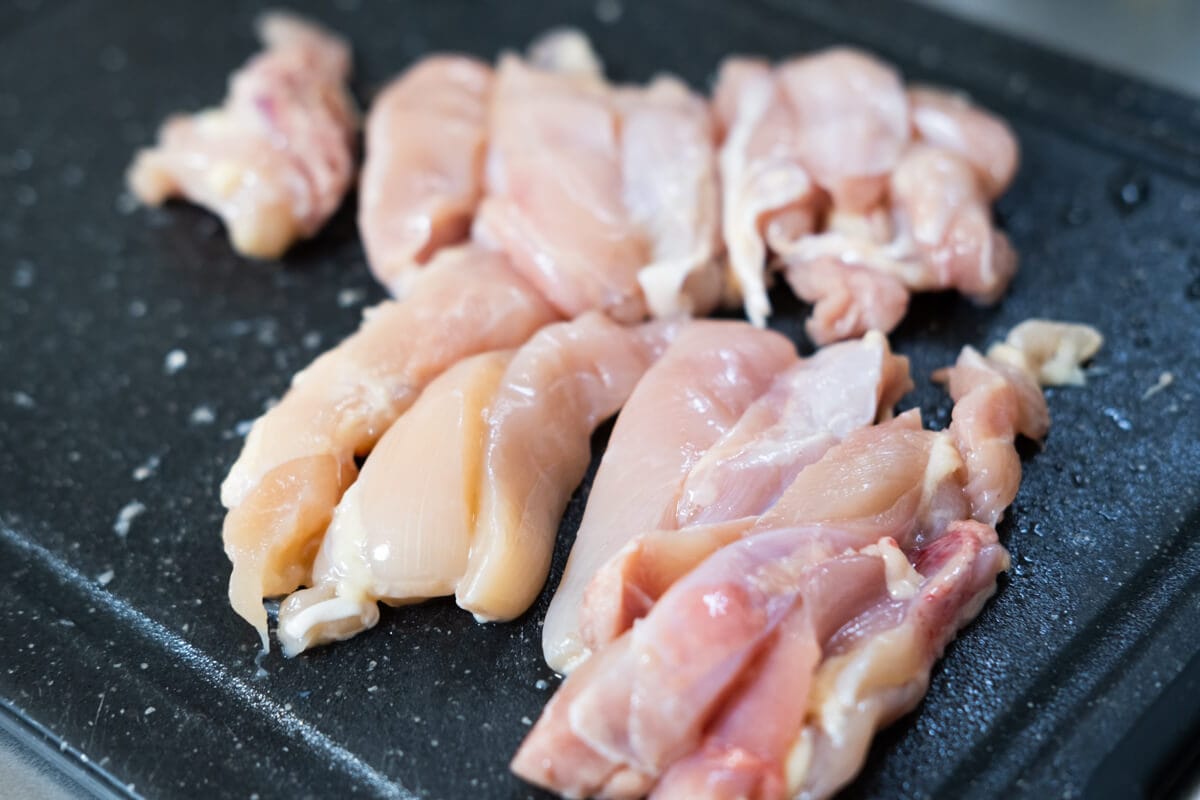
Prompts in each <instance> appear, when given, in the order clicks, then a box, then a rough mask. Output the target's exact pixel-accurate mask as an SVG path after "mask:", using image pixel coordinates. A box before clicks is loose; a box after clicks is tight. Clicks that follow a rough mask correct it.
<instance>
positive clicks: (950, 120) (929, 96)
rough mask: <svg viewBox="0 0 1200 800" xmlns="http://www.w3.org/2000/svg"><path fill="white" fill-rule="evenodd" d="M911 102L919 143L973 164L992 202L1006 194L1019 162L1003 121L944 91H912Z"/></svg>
mask: <svg viewBox="0 0 1200 800" xmlns="http://www.w3.org/2000/svg"><path fill="white" fill-rule="evenodd" d="M908 102H909V106H910V107H911V109H912V123H913V132H914V133H915V134H916V137H917V138H918V139H920V140H921V141H923V142H927V143H929V144H931V145H934V146H935V147H941V148H944V149H946V150H951V151H953V152H954V153H957V154H958V155H959V156H962V157H963V158H965V159H966V160H967V161H968V162H970V164H971V166H973V167H974V168H975V169H976V171H977V173H978V175H979V178H980V180H981V181H982V182H983V187H984V190H985V191H986V192H987V195H988V197H990V198H991V199H995V198H997V197H999V196H1000V195H1001V194H1003V193H1004V190H1005V189H1007V188H1008V185H1009V184H1010V183H1012V180H1013V177H1014V176H1015V175H1016V173H1017V161H1018V159H1019V153H1018V152H1017V137H1016V136H1015V135H1014V134H1013V132H1012V129H1011V128H1010V127H1009V126H1008V124H1007V123H1006V122H1004V120H1002V119H1000V118H999V117H997V116H996V115H994V114H991V113H988V112H987V111H986V110H984V109H982V108H980V107H978V106H975V105H972V104H971V102H970V101H969V100H968V99H967V98H965V97H963V96H962V95H959V94H955V93H953V92H949V91H946V90H943V89H933V88H930V87H920V88H913V89H909V90H908Z"/></svg>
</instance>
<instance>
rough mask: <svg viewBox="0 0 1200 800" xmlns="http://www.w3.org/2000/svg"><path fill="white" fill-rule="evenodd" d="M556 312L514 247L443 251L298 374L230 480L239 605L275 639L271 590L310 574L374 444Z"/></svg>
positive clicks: (234, 589) (226, 487) (229, 519)
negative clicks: (519, 266) (484, 356)
mask: <svg viewBox="0 0 1200 800" xmlns="http://www.w3.org/2000/svg"><path fill="white" fill-rule="evenodd" d="M555 318H556V315H555V312H554V311H553V309H552V308H550V306H549V305H547V304H546V302H545V301H544V300H542V299H541V297H540V296H539V295H538V293H537V292H536V291H534V290H533V288H532V287H531V286H529V285H528V284H527V283H526V282H525V281H524V280H522V279H521V278H520V277H519V276H518V275H517V274H516V273H515V272H514V271H513V270H512V269H511V268H510V267H509V265H508V262H507V260H506V259H505V258H504V256H503V255H501V254H498V253H490V252H483V251H478V250H475V249H473V248H461V249H456V250H449V251H444V252H443V253H442V254H441V255H440V256H439V257H438V259H436V261H435V263H433V264H431V265H430V266H429V267H428V269H426V270H425V271H424V272H423V273H422V275H421V278H420V280H419V281H418V282H417V283H416V284H415V285H414V287H413V291H412V295H411V296H410V298H409V299H408V300H406V301H404V302H386V303H383V304H381V305H379V306H377V307H375V308H373V309H370V310H368V311H367V312H366V314H365V320H364V322H363V325H362V327H361V328H360V329H359V330H358V331H357V332H356V333H355V334H353V335H352V336H350V337H349V338H348V339H346V341H344V342H343V343H342V344H340V345H338V346H337V347H336V348H334V349H333V350H330V351H329V352H327V353H325V354H324V355H322V356H321V357H320V358H318V359H317V360H316V361H314V362H313V363H312V365H310V366H309V367H308V368H307V369H306V370H304V371H302V372H300V373H299V374H297V375H296V377H295V378H294V379H293V383H292V387H291V388H290V389H289V391H288V392H287V393H286V394H285V395H284V397H283V399H282V400H281V401H280V402H279V404H278V405H276V406H274V407H273V408H272V409H271V410H269V411H268V412H267V413H266V414H264V415H263V416H262V417H260V418H259V419H258V420H257V421H256V422H255V423H254V425H253V427H252V428H251V429H250V433H249V435H248V436H247V438H246V443H245V445H244V446H243V448H242V453H241V455H240V456H239V457H238V460H237V461H236V462H235V463H234V465H233V467H232V468H231V469H230V471H229V475H228V476H227V477H226V478H225V481H224V483H222V485H221V502H222V503H223V504H224V505H225V507H226V508H228V509H229V513H228V514H227V515H226V518H225V527H224V531H223V537H224V540H225V549H226V553H227V554H228V555H229V557H230V560H231V561H232V562H233V574H232V575H231V577H230V581H229V591H230V601H231V603H232V605H233V607H234V610H235V611H237V612H238V614H240V615H241V616H242V617H243V618H245V619H246V620H247V621H248V622H250V623H251V624H253V625H254V626H255V627H256V628H258V630H259V633H260V635H262V636H263V638H264V644H265V637H266V613H265V611H263V608H262V602H261V599H262V598H263V597H264V596H274V595H279V594H284V593H287V592H290V591H292V590H293V589H295V588H296V587H297V586H299V585H302V584H306V583H308V582H309V574H310V570H311V565H312V556H313V554H315V551H316V548H317V546H318V544H319V541H320V539H319V536H320V534H321V533H322V532H323V531H324V530H325V528H326V526H327V525H328V524H329V521H330V518H331V515H332V513H333V508H334V506H335V505H336V504H337V502H338V500H339V499H340V498H341V495H342V493H343V492H344V491H345V490H346V488H347V487H348V486H349V485H350V484H351V483H352V482H353V480H354V478H355V475H356V474H357V470H356V467H355V463H354V458H355V456H357V455H364V454H366V453H367V452H368V451H369V450H370V449H371V447H372V446H374V444H375V442H376V441H377V440H378V439H379V437H380V436H382V435H383V433H384V432H385V431H386V430H387V429H388V427H389V426H390V425H391V424H392V423H393V422H394V421H395V420H396V419H397V418H398V417H399V416H400V415H401V414H402V413H403V412H404V411H405V410H407V409H408V407H409V406H410V405H412V403H413V401H414V400H415V399H416V397H417V396H418V395H419V394H420V392H421V390H422V389H424V387H425V386H426V385H427V384H428V383H429V382H430V381H431V380H433V379H434V378H436V377H437V376H438V375H440V374H441V373H442V372H443V371H444V370H445V369H446V368H448V367H450V366H451V365H453V364H455V363H457V362H458V361H459V360H461V359H462V358H465V357H467V356H470V355H473V354H475V353H480V352H486V351H489V350H497V349H503V348H510V347H515V346H517V345H519V344H521V343H522V342H524V341H525V340H526V339H528V338H529V337H530V336H531V335H532V334H533V333H534V332H535V331H537V330H538V329H539V328H541V327H542V326H544V325H546V324H547V323H549V322H552V321H553V320H554V319H555Z"/></svg>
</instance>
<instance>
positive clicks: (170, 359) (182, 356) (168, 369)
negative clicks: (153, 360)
mask: <svg viewBox="0 0 1200 800" xmlns="http://www.w3.org/2000/svg"><path fill="white" fill-rule="evenodd" d="M187 362H188V356H187V353H185V352H184V351H182V350H180V349H179V348H178V347H177V348H175V349H174V350H172V351H171V352H169V353H167V357H166V358H164V359H163V372H165V373H167V374H168V375H174V374H175V373H176V372H179V370H181V369H183V368H184V367H186V366H187Z"/></svg>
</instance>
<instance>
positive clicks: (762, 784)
mask: <svg viewBox="0 0 1200 800" xmlns="http://www.w3.org/2000/svg"><path fill="white" fill-rule="evenodd" d="M1043 325H1045V323H1043ZM1051 335H1053V336H1057V337H1058V338H1059V340H1060V341H1063V342H1064V345H1063V348H1066V349H1068V350H1069V349H1070V348H1071V345H1068V344H1066V342H1068V340H1070V341H1072V342H1074V341H1085V340H1086V337H1085V332H1084V331H1080V330H1076V329H1072V328H1069V327H1068V326H1063V327H1061V328H1048V327H1042V328H1039V329H1038V330H1037V331H1036V334H1035V332H1033V331H1032V330H1031V332H1030V333H1026V334H1024V336H1023V337H1015V338H1017V339H1021V338H1026V339H1030V340H1033V341H1036V342H1037V345H1038V347H1037V349H1036V351H1034V353H1032V354H1028V355H1026V354H1022V353H1018V354H1019V355H1021V356H1022V357H1024V358H1025V359H1026V361H1024V362H1021V363H1014V362H1017V361H1019V359H1018V358H1017V357H1016V355H1014V354H1012V353H1009V354H1008V357H1007V359H1006V360H1002V359H997V358H987V357H984V356H980V355H979V354H978V353H977V352H975V351H974V350H972V349H971V348H965V349H964V351H963V354H962V356H961V357H960V359H959V362H958V364H957V365H956V366H955V367H953V368H951V369H950V370H948V372H947V375H946V376H945V379H946V380H948V382H949V383H950V384H951V387H950V388H951V394H952V396H953V398H954V399H955V408H954V412H953V415H952V423H951V427H950V429H949V430H947V431H941V432H934V431H928V430H924V429H922V427H921V424H920V418H919V415H918V414H917V412H915V411H913V412H908V413H906V414H904V415H901V416H900V417H898V418H896V419H894V420H891V421H889V422H885V423H882V424H879V425H875V426H872V427H867V428H862V429H860V430H857V431H854V432H851V433H850V434H849V435H848V436H846V437H845V439H844V440H843V441H842V442H841V443H839V444H836V445H834V446H833V447H832V448H830V449H829V450H828V451H827V452H826V453H825V455H824V456H823V457H822V458H821V459H820V460H818V461H816V462H815V463H813V464H812V465H810V466H808V467H805V468H804V469H802V470H801V471H800V472H799V474H798V475H797V477H796V478H795V480H794V481H793V482H792V483H791V485H790V486H789V487H788V488H787V490H786V491H785V492H784V493H783V495H782V496H781V497H780V498H779V499H778V500H777V501H776V502H775V503H774V504H773V505H772V506H771V507H770V509H769V510H767V511H766V512H765V513H763V514H761V515H759V516H758V517H756V518H754V517H751V518H739V519H736V520H732V521H730V522H727V523H723V524H722V523H716V524H713V523H710V524H707V525H704V524H702V525H698V526H696V528H695V531H696V533H697V536H696V537H694V538H689V536H688V534H689V529H687V528H684V529H682V530H679V531H675V532H674V533H673V534H666V533H664V534H661V535H660V534H655V535H654V536H653V537H650V538H647V539H646V540H645V541H646V543H647V544H646V548H645V552H646V560H645V561H644V562H643V564H642V567H643V569H644V571H645V573H646V574H647V575H649V576H651V578H650V582H651V583H652V584H653V585H654V586H655V587H656V588H657V589H658V590H659V591H661V596H660V597H658V599H657V601H656V602H654V604H653V606H652V607H650V608H649V610H648V612H647V613H646V615H645V617H644V618H643V619H641V620H638V621H636V622H634V623H633V625H632V627H630V628H629V629H628V630H626V631H625V632H624V633H622V634H621V635H620V636H618V637H617V638H616V639H615V640H614V641H612V642H611V643H609V644H608V645H606V646H604V647H601V648H599V649H598V650H597V651H596V653H595V654H594V655H593V656H592V658H591V659H589V660H588V661H587V662H585V663H584V664H583V666H582V667H580V668H579V669H578V670H577V671H575V672H573V673H572V674H571V675H570V677H569V678H568V679H567V681H566V683H565V684H564V686H563V687H562V689H561V690H560V692H559V693H558V695H557V696H556V697H555V698H554V699H553V700H552V701H551V703H550V705H549V706H547V709H546V711H545V713H544V714H543V716H542V718H541V719H540V720H539V721H538V723H537V724H536V725H535V726H534V728H533V730H532V731H531V732H530V735H529V736H528V737H527V739H526V741H525V742H524V744H523V745H522V747H521V749H520V750H519V751H518V753H517V755H516V757H515V758H514V761H513V769H514V770H515V771H516V772H517V773H518V774H519V775H521V776H522V777H524V778H526V779H527V780H530V781H532V782H534V783H537V784H539V785H542V786H545V787H547V788H551V789H553V790H555V791H558V792H560V793H562V794H564V795H565V796H569V797H585V796H599V797H613V798H625V797H629V798H633V797H638V796H642V795H645V794H647V793H650V794H651V796H653V797H662V798H740V797H762V798H779V799H780V800H782V799H783V798H789V797H801V798H821V797H828V796H830V795H831V794H832V793H834V792H835V791H837V790H838V789H839V788H840V787H842V786H843V785H845V783H846V782H848V781H849V780H850V779H851V778H853V776H854V774H855V773H856V772H857V771H858V770H859V769H860V768H861V766H862V763H863V760H864V759H865V757H866V752H867V748H868V747H869V745H870V741H871V738H872V737H873V736H874V733H875V732H876V731H877V730H878V729H879V728H880V727H882V726H883V725H886V724H888V723H889V722H891V721H892V720H894V719H896V718H897V717H899V716H901V715H903V714H904V713H906V712H908V711H909V710H911V709H912V708H913V707H914V706H915V705H916V704H917V703H918V702H919V701H920V699H921V697H922V695H923V694H924V692H925V689H926V687H927V686H928V680H929V674H930V670H931V669H932V666H933V664H934V662H935V661H936V659H937V658H938V657H939V656H940V655H941V652H942V650H943V649H944V647H945V645H946V644H947V643H948V642H949V641H950V640H951V639H952V638H953V637H954V635H955V633H956V632H957V631H958V630H959V628H961V627H962V626H963V625H965V624H966V623H967V622H968V621H970V620H971V619H972V618H973V617H974V616H975V615H976V614H977V613H978V612H979V610H980V608H981V607H982V605H983V603H984V602H985V601H986V599H987V598H988V596H990V594H991V593H992V592H993V591H994V589H995V578H996V575H997V574H998V573H999V572H1001V571H1003V570H1005V569H1007V566H1008V555H1007V553H1006V552H1005V551H1004V549H1003V548H1002V547H1001V546H1000V545H999V543H998V541H997V538H996V533H995V530H994V528H993V527H992V523H994V522H995V521H996V520H997V519H998V518H999V513H1000V512H1001V511H1003V507H1004V506H1005V505H1007V503H1009V502H1011V500H1012V497H1013V494H1014V493H1015V485H1016V484H1015V481H1016V480H1017V479H1019V463H1018V460H1017V458H1016V450H1015V445H1014V438H1015V436H1016V435H1018V434H1023V435H1027V436H1032V437H1041V436H1043V435H1045V433H1046V425H1047V422H1048V418H1047V417H1046V414H1045V403H1044V400H1043V398H1042V397H1041V393H1040V391H1039V390H1038V388H1037V383H1036V382H1035V380H1034V375H1036V371H1037V367H1036V362H1037V357H1038V356H1039V355H1041V354H1044V353H1045V352H1047V351H1049V350H1055V351H1057V349H1061V348H1053V347H1051V345H1050V344H1048V343H1047V341H1046V339H1045V337H1047V336H1051ZM1088 341H1090V340H1088ZM1005 346H1006V347H1010V348H1013V349H1016V348H1015V346H1014V345H1012V344H1007V345H1005ZM1002 451H1003V452H1002ZM1014 466H1015V472H1014Z"/></svg>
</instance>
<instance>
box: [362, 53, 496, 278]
mask: <svg viewBox="0 0 1200 800" xmlns="http://www.w3.org/2000/svg"><path fill="white" fill-rule="evenodd" d="M491 83H492V70H491V68H490V67H489V66H487V65H486V64H483V63H481V62H479V61H476V60H475V59H473V58H467V57H464V56H453V55H446V56H430V57H428V58H425V59H423V60H421V61H420V62H418V63H417V64H416V65H415V66H413V67H411V68H410V69H409V70H408V71H407V72H405V73H404V74H403V75H401V76H400V77H399V78H397V79H396V80H395V81H393V82H392V83H391V84H390V85H388V87H387V88H386V89H384V90H383V92H381V93H380V95H379V97H377V98H376V100H375V103H374V104H373V105H372V106H371V112H370V114H369V115H368V116H367V132H366V159H365V161H364V162H363V168H362V183H361V186H360V189H359V201H358V206H359V207H358V226H359V230H360V231H361V232H362V239H363V246H364V247H365V248H366V251H367V261H368V262H369V263H370V265H371V271H372V272H373V273H374V274H375V277H376V278H377V279H378V280H379V282H380V283H381V284H383V285H384V286H385V287H387V289H388V290H389V291H390V292H391V293H392V294H393V295H394V296H396V297H403V296H404V295H405V294H407V291H408V284H409V281H411V279H412V277H413V276H414V274H415V273H416V270H417V269H418V268H419V267H420V266H422V265H424V264H425V263H427V262H428V261H429V259H430V258H432V257H433V254H434V253H435V252H436V251H437V250H438V248H440V247H443V246H445V245H447V244H452V243H454V242H457V241H460V240H462V239H465V238H466V237H467V234H468V233H469V231H470V227H471V220H472V218H473V217H474V214H475V207H476V205H477V204H478V202H479V199H480V197H481V195H482V191H483V158H484V152H485V148H486V142H487V126H486V121H487V109H488V100H489V97H490V92H491Z"/></svg>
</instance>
